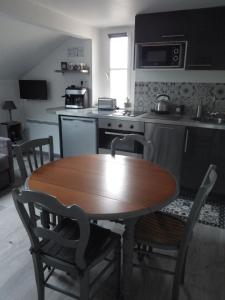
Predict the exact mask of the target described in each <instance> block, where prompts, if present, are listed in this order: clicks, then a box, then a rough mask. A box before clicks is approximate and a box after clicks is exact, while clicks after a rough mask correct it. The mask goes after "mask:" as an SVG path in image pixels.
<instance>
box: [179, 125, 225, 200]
mask: <svg viewBox="0 0 225 300" xmlns="http://www.w3.org/2000/svg"><path fill="white" fill-rule="evenodd" d="M210 164H216V166H217V173H218V178H217V182H216V184H215V186H214V188H213V190H212V194H213V195H216V196H219V197H220V196H222V197H223V198H224V195H225V131H224V130H216V129H206V128H187V129H186V142H185V151H184V155H183V162H182V171H181V180H180V185H181V190H182V191H183V192H184V193H185V194H186V193H188V194H195V192H196V191H197V189H198V187H199V185H200V183H201V181H202V179H203V176H204V175H205V172H206V170H207V169H208V167H209V165H210Z"/></svg>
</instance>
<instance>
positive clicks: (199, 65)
mask: <svg viewBox="0 0 225 300" xmlns="http://www.w3.org/2000/svg"><path fill="white" fill-rule="evenodd" d="M188 67H212V64H196V65H194V64H192V65H188Z"/></svg>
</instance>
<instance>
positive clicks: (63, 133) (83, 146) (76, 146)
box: [59, 116, 97, 157]
mask: <svg viewBox="0 0 225 300" xmlns="http://www.w3.org/2000/svg"><path fill="white" fill-rule="evenodd" d="M59 124H60V148H61V156H62V157H67V156H76V155H85V154H96V153H97V122H96V119H92V118H82V117H73V116H59Z"/></svg>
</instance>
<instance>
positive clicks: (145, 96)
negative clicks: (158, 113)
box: [134, 82, 225, 114]
mask: <svg viewBox="0 0 225 300" xmlns="http://www.w3.org/2000/svg"><path fill="white" fill-rule="evenodd" d="M158 94H167V95H168V96H169V97H170V101H171V107H174V106H175V105H181V104H183V105H185V112H186V114H194V113H195V111H196V107H197V105H198V104H199V103H202V105H203V106H204V110H205V111H212V110H213V111H219V112H225V84H224V83H193V82H181V83H179V82H136V83H135V101H134V108H135V110H138V111H147V112H150V111H151V109H153V107H154V101H155V99H156V97H157V95H158Z"/></svg>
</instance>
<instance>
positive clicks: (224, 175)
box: [210, 130, 225, 195]
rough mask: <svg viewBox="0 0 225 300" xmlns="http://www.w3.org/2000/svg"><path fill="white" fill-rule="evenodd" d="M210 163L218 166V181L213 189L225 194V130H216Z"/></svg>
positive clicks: (217, 192)
mask: <svg viewBox="0 0 225 300" xmlns="http://www.w3.org/2000/svg"><path fill="white" fill-rule="evenodd" d="M211 144H212V151H211V159H210V163H213V164H215V165H216V166H217V173H218V177H217V182H216V184H215V187H214V189H213V192H214V193H216V194H222V195H225V131H224V130H214V135H213V139H212V142H211Z"/></svg>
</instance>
